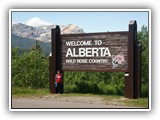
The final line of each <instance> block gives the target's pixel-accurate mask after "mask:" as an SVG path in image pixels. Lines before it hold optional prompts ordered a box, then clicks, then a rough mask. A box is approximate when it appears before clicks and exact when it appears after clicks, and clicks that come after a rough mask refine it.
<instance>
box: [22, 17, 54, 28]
mask: <svg viewBox="0 0 160 120" xmlns="http://www.w3.org/2000/svg"><path fill="white" fill-rule="evenodd" d="M25 24H27V25H30V26H37V27H38V26H44V25H52V24H53V23H50V22H47V21H44V20H41V19H40V18H38V17H34V18H32V19H30V20H28V21H26V22H25Z"/></svg>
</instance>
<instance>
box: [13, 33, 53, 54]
mask: <svg viewBox="0 0 160 120" xmlns="http://www.w3.org/2000/svg"><path fill="white" fill-rule="evenodd" d="M11 39H12V40H11V45H12V48H15V47H18V48H19V50H20V51H29V50H30V49H31V48H33V47H34V46H35V44H36V41H35V40H33V39H30V38H25V37H19V36H16V35H14V34H12V36H11ZM38 44H39V45H40V46H41V48H42V52H43V53H44V54H45V55H46V56H48V55H49V53H50V51H51V43H50V42H42V41H39V42H38Z"/></svg>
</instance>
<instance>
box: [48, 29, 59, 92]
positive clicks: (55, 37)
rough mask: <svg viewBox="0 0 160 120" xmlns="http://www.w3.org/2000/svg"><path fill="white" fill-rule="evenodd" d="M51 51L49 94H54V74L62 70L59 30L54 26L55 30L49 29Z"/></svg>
mask: <svg viewBox="0 0 160 120" xmlns="http://www.w3.org/2000/svg"><path fill="white" fill-rule="evenodd" d="M51 51H52V54H51V56H50V57H49V70H50V92H51V93H55V92H56V91H55V85H54V83H55V74H56V72H57V70H61V69H62V64H61V63H62V62H61V38H60V28H59V26H56V28H55V29H51Z"/></svg>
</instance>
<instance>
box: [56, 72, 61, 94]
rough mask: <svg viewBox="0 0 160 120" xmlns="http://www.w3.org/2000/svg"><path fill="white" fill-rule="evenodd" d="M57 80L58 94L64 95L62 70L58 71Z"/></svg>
mask: <svg viewBox="0 0 160 120" xmlns="http://www.w3.org/2000/svg"><path fill="white" fill-rule="evenodd" d="M55 80H56V81H55V87H56V93H58V94H60V93H62V73H61V71H60V70H57V74H56V75H55Z"/></svg>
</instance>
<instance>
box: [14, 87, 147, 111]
mask: <svg viewBox="0 0 160 120" xmlns="http://www.w3.org/2000/svg"><path fill="white" fill-rule="evenodd" d="M46 95H53V96H54V95H55V94H50V92H49V89H31V88H15V87H12V96H13V97H14V98H21V97H23V98H24V97H27V98H28V97H29V98H32V97H40V98H41V97H43V96H46ZM55 96H56V95H55ZM79 96H83V97H100V98H102V99H103V101H104V102H105V103H106V105H123V106H136V107H144V108H147V107H148V98H139V99H128V98H124V96H118V95H98V94H88V93H87V94H83V93H68V94H65V93H64V94H61V95H60V96H58V97H79Z"/></svg>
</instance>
